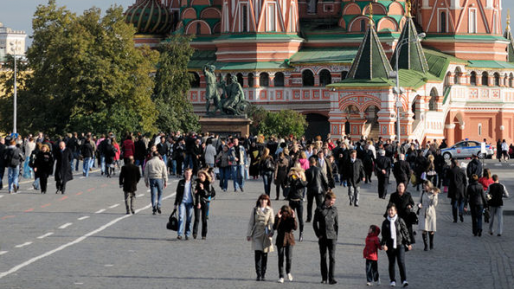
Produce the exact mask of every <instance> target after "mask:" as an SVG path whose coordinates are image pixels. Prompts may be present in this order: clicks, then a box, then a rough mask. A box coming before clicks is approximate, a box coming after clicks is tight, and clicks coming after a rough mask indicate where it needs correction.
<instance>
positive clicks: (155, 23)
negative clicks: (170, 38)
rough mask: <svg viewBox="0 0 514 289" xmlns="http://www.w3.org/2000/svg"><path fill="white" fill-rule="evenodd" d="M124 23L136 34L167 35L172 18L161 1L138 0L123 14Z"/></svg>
mask: <svg viewBox="0 0 514 289" xmlns="http://www.w3.org/2000/svg"><path fill="white" fill-rule="evenodd" d="M125 21H126V22H127V23H131V24H133V25H134V27H135V28H136V33H138V34H167V33H169V32H170V30H171V27H172V24H173V18H172V14H171V12H170V11H169V10H168V9H167V8H166V7H165V6H164V5H163V4H162V2H161V0H138V1H137V2H136V4H134V5H132V6H130V7H129V8H128V9H127V11H126V12H125Z"/></svg>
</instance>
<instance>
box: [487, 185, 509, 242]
mask: <svg viewBox="0 0 514 289" xmlns="http://www.w3.org/2000/svg"><path fill="white" fill-rule="evenodd" d="M493 181H494V184H491V185H490V186H489V189H488V190H487V195H488V196H489V197H488V199H489V201H488V205H489V210H490V212H491V221H490V223H489V234H490V235H493V234H494V221H495V219H496V220H497V224H498V230H497V234H498V237H500V236H501V235H502V234H503V198H508V197H509V192H508V191H507V189H506V188H505V186H504V185H503V184H500V180H499V179H498V175H493Z"/></svg>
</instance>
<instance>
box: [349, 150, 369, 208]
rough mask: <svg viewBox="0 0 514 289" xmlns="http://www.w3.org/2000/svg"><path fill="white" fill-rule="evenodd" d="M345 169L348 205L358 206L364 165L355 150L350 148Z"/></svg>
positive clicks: (363, 178) (363, 179)
mask: <svg viewBox="0 0 514 289" xmlns="http://www.w3.org/2000/svg"><path fill="white" fill-rule="evenodd" d="M346 170H347V172H348V173H347V175H346V179H347V183H348V197H349V198H350V206H351V205H355V206H356V207H358V206H359V192H360V186H361V181H362V182H364V181H365V180H366V178H365V177H364V176H365V174H364V165H363V164H362V161H361V160H360V159H358V158H357V151H356V150H352V151H351V153H350V159H349V160H348V162H347V163H346Z"/></svg>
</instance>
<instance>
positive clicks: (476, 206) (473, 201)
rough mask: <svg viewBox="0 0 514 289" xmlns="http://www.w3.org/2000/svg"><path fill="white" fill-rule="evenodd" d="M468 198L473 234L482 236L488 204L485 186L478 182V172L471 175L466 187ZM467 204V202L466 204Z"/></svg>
mask: <svg viewBox="0 0 514 289" xmlns="http://www.w3.org/2000/svg"><path fill="white" fill-rule="evenodd" d="M466 196H467V197H466V200H467V201H468V202H469V211H470V212H471V222H472V228H473V235H474V236H475V237H476V236H479V237H481V236H482V214H483V211H484V206H486V205H487V200H486V195H485V191H484V187H483V186H482V184H480V183H479V182H478V176H477V175H476V174H473V175H471V179H470V180H469V185H468V187H467V189H466ZM466 205H467V204H466Z"/></svg>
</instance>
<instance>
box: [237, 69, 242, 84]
mask: <svg viewBox="0 0 514 289" xmlns="http://www.w3.org/2000/svg"><path fill="white" fill-rule="evenodd" d="M237 82H239V84H241V86H242V87H243V85H244V79H243V74H242V73H241V72H240V73H238V74H237Z"/></svg>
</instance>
